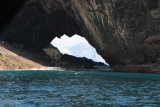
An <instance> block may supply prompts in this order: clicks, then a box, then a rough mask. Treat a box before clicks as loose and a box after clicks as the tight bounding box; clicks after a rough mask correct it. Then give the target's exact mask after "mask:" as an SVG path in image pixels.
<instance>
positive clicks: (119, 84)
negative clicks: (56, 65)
mask: <svg viewBox="0 0 160 107" xmlns="http://www.w3.org/2000/svg"><path fill="white" fill-rule="evenodd" d="M110 106H111V107H117V106H118V107H119V106H134V107H137V106H140V107H157V106H160V74H145V73H139V74H138V73H118V72H112V71H106V72H100V71H96V70H90V71H87V70H84V71H81V70H77V71H74V70H48V71H44V70H8V71H0V107H110Z"/></svg>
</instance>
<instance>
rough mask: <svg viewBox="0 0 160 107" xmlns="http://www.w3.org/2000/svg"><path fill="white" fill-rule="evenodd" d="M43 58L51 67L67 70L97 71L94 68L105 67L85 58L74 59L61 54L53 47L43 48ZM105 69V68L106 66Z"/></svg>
mask: <svg viewBox="0 0 160 107" xmlns="http://www.w3.org/2000/svg"><path fill="white" fill-rule="evenodd" d="M43 50H44V52H45V54H46V55H45V56H46V57H45V58H46V59H47V60H48V61H50V62H51V63H52V66H57V67H63V68H69V69H98V68H96V66H99V67H102V66H106V65H105V64H103V63H101V62H94V61H93V60H91V59H87V58H85V57H82V58H81V57H79V58H78V57H75V56H71V55H67V54H61V53H60V51H59V50H58V49H57V48H56V47H54V46H53V45H51V44H50V45H48V46H46V47H44V48H43ZM106 68H107V66H106Z"/></svg>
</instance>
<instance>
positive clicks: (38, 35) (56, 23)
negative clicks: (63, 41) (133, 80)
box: [1, 0, 160, 71]
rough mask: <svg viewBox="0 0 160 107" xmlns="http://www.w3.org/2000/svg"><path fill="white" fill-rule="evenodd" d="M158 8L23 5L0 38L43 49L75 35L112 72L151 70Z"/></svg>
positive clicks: (60, 2) (151, 1)
mask: <svg viewBox="0 0 160 107" xmlns="http://www.w3.org/2000/svg"><path fill="white" fill-rule="evenodd" d="M159 4H160V1H159V0H28V1H27V3H26V4H25V6H24V8H23V9H22V11H21V12H20V13H19V14H18V15H17V16H16V17H15V18H14V19H13V21H12V22H11V23H10V25H8V27H7V28H6V30H5V31H4V32H3V33H2V34H1V38H5V40H6V41H8V42H12V43H14V42H15V43H21V44H24V45H30V46H34V47H40V48H42V47H44V46H46V45H48V44H49V43H50V42H51V40H52V39H53V38H55V37H60V36H61V35H62V34H67V35H68V36H71V35H73V34H79V35H81V36H83V37H85V38H86V39H87V40H88V41H89V43H90V44H91V45H92V46H94V47H95V48H96V50H97V52H98V53H99V54H100V55H101V56H102V57H103V58H104V59H105V60H106V61H107V62H108V63H109V64H110V65H111V67H112V68H117V66H123V67H125V66H126V65H129V66H130V65H132V68H134V69H136V67H137V65H138V66H139V65H153V66H150V69H151V70H152V68H154V67H155V66H154V65H156V66H157V64H158V63H159V61H160V51H159V49H160V48H159V40H160V39H159V35H160V24H159V23H160V21H159V19H160V8H159ZM124 65H125V66H124ZM134 65H135V67H133V66H134ZM119 68H121V67H119ZM157 69H158V68H157ZM123 70H124V69H123ZM125 70H126V71H127V70H130V69H127V67H126V69H125ZM144 71H145V69H144Z"/></svg>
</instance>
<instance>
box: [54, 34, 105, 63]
mask: <svg viewBox="0 0 160 107" xmlns="http://www.w3.org/2000/svg"><path fill="white" fill-rule="evenodd" d="M51 44H52V45H53V46H55V47H57V48H58V49H59V51H60V52H61V53H63V54H69V55H73V56H76V57H86V58H88V59H92V60H93V61H96V62H103V63H105V64H107V63H106V62H105V60H104V59H103V58H102V57H101V56H100V55H99V54H97V52H96V50H95V48H94V47H92V46H91V45H90V44H89V43H88V41H87V40H86V39H85V38H83V37H81V36H79V35H74V36H72V37H68V36H67V35H63V36H62V37H61V38H57V37H56V38H54V39H53V41H52V42H51Z"/></svg>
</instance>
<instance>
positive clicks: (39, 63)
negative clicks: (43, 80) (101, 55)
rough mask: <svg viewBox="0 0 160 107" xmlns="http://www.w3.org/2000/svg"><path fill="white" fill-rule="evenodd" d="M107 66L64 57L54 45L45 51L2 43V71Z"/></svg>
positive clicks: (0, 45) (0, 48)
mask: <svg viewBox="0 0 160 107" xmlns="http://www.w3.org/2000/svg"><path fill="white" fill-rule="evenodd" d="M95 66H105V65H104V64H103V63H98V62H94V61H92V60H90V59H87V58H77V57H74V56H71V55H63V54H61V53H60V52H59V50H58V49H57V48H55V47H53V46H52V45H49V46H47V47H45V48H43V49H37V48H29V47H27V48H26V47H24V46H23V45H20V44H12V45H11V44H9V43H7V42H3V43H0V69H46V70H47V69H50V67H62V68H68V69H95Z"/></svg>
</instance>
